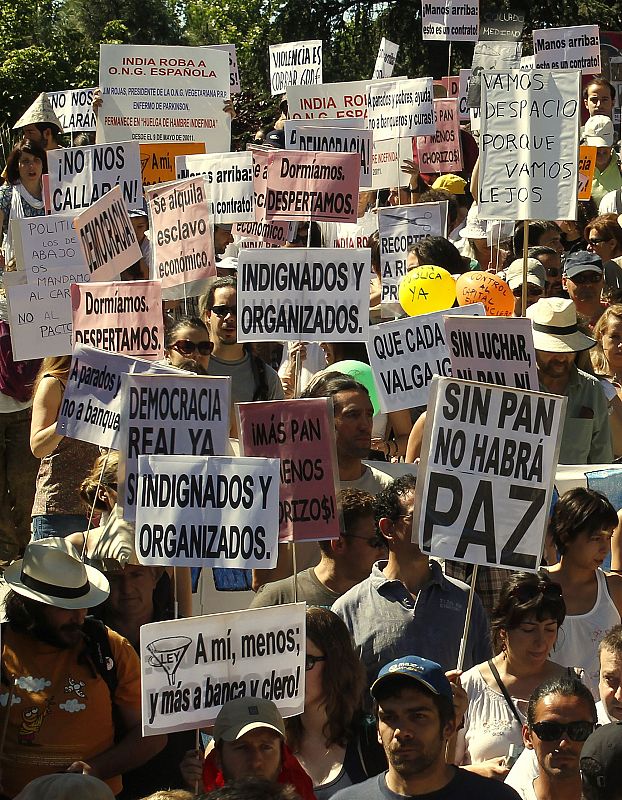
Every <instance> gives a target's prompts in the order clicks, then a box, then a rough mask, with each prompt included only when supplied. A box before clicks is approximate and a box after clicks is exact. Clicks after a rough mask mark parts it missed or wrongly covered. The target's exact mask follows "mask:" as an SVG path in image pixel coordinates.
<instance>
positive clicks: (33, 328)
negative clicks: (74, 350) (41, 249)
mask: <svg viewBox="0 0 622 800" xmlns="http://www.w3.org/2000/svg"><path fill="white" fill-rule="evenodd" d="M22 282H23V283H22ZM12 283H13V285H11V284H12ZM4 286H5V289H6V294H7V301H8V317H9V319H8V322H9V328H10V331H11V345H12V347H13V358H14V359H15V360H16V361H28V360H30V359H33V358H45V357H46V356H66V355H69V354H70V353H71V298H70V295H69V286H60V287H59V286H54V285H52V286H46V285H42V286H39V285H37V286H32V285H27V284H26V275H25V274H24V273H23V272H22V273H19V272H14V273H10V272H7V273H5V275H4Z"/></svg>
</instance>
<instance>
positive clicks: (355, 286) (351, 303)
mask: <svg viewBox="0 0 622 800" xmlns="http://www.w3.org/2000/svg"><path fill="white" fill-rule="evenodd" d="M370 271H371V255H370V251H369V250H338V249H335V250H331V249H328V248H326V247H318V248H302V247H300V248H299V247H291V248H287V249H285V250H277V251H274V250H242V251H241V252H240V255H239V259H238V317H237V320H238V342H273V341H288V342H294V341H305V342H343V341H350V342H366V341H367V334H368V330H369V275H370Z"/></svg>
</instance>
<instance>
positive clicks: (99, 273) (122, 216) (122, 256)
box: [74, 186, 143, 281]
mask: <svg viewBox="0 0 622 800" xmlns="http://www.w3.org/2000/svg"><path fill="white" fill-rule="evenodd" d="M74 227H75V229H76V232H77V234H78V240H79V242H80V247H81V248H82V252H83V253H84V258H85V259H86V266H87V268H88V270H89V272H90V273H91V275H92V276H94V278H95V280H98V281H101V280H113V279H114V278H117V277H118V276H119V275H120V274H121V273H122V272H123V270H125V269H127V268H128V267H131V266H132V264H135V263H136V262H137V261H140V259H141V258H142V255H143V254H142V251H141V249H140V245H139V244H138V239H137V238H136V233H135V232H134V226H133V225H132V223H131V222H130V216H129V214H128V213H127V208H126V207H125V203H124V202H123V199H122V197H121V187H120V186H115V187H114V188H113V189H111V190H110V191H109V192H107V193H106V194H105V195H104V196H103V197H101V198H100V199H99V200H97V201H96V202H95V203H93V205H92V206H90V208H87V209H86V211H83V212H82V213H81V214H78V215H77V216H76V218H75V220H74Z"/></svg>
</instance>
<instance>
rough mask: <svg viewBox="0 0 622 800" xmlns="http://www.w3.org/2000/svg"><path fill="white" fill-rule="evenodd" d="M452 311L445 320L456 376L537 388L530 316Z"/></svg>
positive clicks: (532, 388) (453, 372) (503, 384)
mask: <svg viewBox="0 0 622 800" xmlns="http://www.w3.org/2000/svg"><path fill="white" fill-rule="evenodd" d="M464 308H467V309H468V308H470V306H464ZM451 314H452V316H446V317H445V318H444V322H445V339H446V340H447V344H448V345H449V358H450V360H451V374H452V375H453V376H454V378H463V379H464V380H468V381H478V382H479V383H495V384H497V386H510V387H513V388H516V389H531V390H532V391H536V392H537V391H538V387H539V383H538V370H537V367H536V351H535V349H534V346H533V331H532V327H531V320H530V319H526V318H525V317H518V318H516V319H510V318H505V319H503V320H500V319H499V318H498V317H470V316H460V317H457V316H454V315H453V310H452V312H451Z"/></svg>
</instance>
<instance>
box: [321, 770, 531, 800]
mask: <svg viewBox="0 0 622 800" xmlns="http://www.w3.org/2000/svg"><path fill="white" fill-rule="evenodd" d="M454 769H455V775H454V777H453V778H452V779H451V780H450V781H449V783H448V784H447V785H446V786H443V788H442V789H438V790H437V791H436V792H428V793H427V794H415V795H405V794H395V792H392V791H391V790H390V789H389V787H388V786H387V781H386V778H385V776H386V772H383V773H382V774H381V775H377V776H376V777H375V778H370V779H369V780H367V781H364V782H363V783H358V784H357V785H356V786H349V787H348V788H347V789H342V790H341V791H340V792H337V793H336V794H334V795H333V797H332V800H411V798H412V800H518V797H519V796H518V794H517V793H516V792H515V791H514V789H512V788H510V787H509V786H506V785H505V784H504V783H499V781H495V780H493V779H492V778H483V777H482V776H481V775H476V774H475V773H474V772H469V771H468V770H466V769H458V768H457V767H454Z"/></svg>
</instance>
